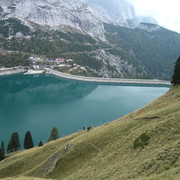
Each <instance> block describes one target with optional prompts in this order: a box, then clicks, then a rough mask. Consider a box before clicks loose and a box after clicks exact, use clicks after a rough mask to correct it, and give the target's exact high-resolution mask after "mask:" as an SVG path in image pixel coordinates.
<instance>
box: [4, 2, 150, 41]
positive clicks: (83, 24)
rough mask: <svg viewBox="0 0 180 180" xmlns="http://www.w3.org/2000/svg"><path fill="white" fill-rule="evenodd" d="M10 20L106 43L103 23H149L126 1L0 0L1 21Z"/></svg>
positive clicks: (123, 24) (132, 24)
mask: <svg viewBox="0 0 180 180" xmlns="http://www.w3.org/2000/svg"><path fill="white" fill-rule="evenodd" d="M8 18H17V19H20V20H21V21H22V22H23V23H24V24H25V25H28V26H29V27H31V28H34V27H37V26H38V27H41V28H43V29H44V28H45V29H53V30H54V29H56V30H60V31H65V32H67V31H71V32H72V31H73V32H81V33H87V34H89V35H91V36H93V37H97V38H99V39H101V40H103V41H104V40H105V36H104V26H103V23H104V22H105V23H109V24H116V25H121V26H126V27H134V26H137V24H139V23H141V22H142V21H143V22H149V18H142V17H141V18H137V17H136V15H135V11H134V7H133V6H132V5H131V4H130V3H129V2H128V1H127V0H111V1H109V0H98V1H95V0H0V19H1V20H3V19H8ZM150 20H151V23H152V19H150Z"/></svg>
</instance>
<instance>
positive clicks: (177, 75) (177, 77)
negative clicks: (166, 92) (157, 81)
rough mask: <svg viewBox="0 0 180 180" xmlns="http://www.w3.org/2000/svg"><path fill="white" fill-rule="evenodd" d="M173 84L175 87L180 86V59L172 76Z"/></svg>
mask: <svg viewBox="0 0 180 180" xmlns="http://www.w3.org/2000/svg"><path fill="white" fill-rule="evenodd" d="M171 84H173V85H174V86H175V85H176V84H180V57H179V58H178V59H177V61H176V63H175V67H174V74H173V76H172V81H171Z"/></svg>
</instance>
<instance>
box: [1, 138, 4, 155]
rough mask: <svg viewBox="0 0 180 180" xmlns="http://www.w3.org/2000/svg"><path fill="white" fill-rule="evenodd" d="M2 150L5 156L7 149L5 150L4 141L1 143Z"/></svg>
mask: <svg viewBox="0 0 180 180" xmlns="http://www.w3.org/2000/svg"><path fill="white" fill-rule="evenodd" d="M1 149H2V151H3V153H4V154H5V148H4V142H3V141H2V142H1Z"/></svg>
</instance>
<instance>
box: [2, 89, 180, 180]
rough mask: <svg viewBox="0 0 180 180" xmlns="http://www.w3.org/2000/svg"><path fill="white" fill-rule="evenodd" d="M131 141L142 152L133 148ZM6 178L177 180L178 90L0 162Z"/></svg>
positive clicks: (179, 160)
mask: <svg viewBox="0 0 180 180" xmlns="http://www.w3.org/2000/svg"><path fill="white" fill-rule="evenodd" d="M144 133H145V134H146V135H147V136H148V137H149V138H150V139H149V140H147V141H145V140H144V139H141V138H140V137H141V135H142V134H144ZM135 139H136V140H138V142H139V143H140V144H142V143H143V142H145V144H146V145H145V146H144V148H142V147H137V148H134V141H135ZM9 177H16V178H17V180H21V179H23V178H24V179H25V177H28V178H27V180H30V179H34V180H36V178H32V177H37V180H38V178H49V179H61V180H63V179H65V180H88V179H89V180H91V179H93V180H101V179H108V180H111V179H112V180H116V179H117V180H126V179H133V180H138V179H147V180H170V179H171V180H173V179H174V180H178V179H180V86H176V87H173V88H172V89H171V90H170V91H169V92H167V93H166V94H165V95H163V96H162V97H160V98H159V99H157V100H155V101H154V102H152V103H151V104H149V105H147V106H146V107H144V108H142V109H140V110H137V111H135V112H133V113H131V114H129V115H127V116H125V117H123V118H121V119H118V120H116V121H114V122H111V123H108V124H105V125H102V126H100V127H97V128H94V129H93V130H90V131H89V132H87V131H79V132H77V133H75V134H72V135H70V136H67V137H65V138H61V139H59V140H56V141H53V142H50V143H48V144H46V145H44V146H43V147H36V148H33V149H30V150H25V151H22V152H18V153H15V154H12V155H10V156H9V157H7V158H6V159H5V160H3V161H1V162H0V178H6V180H8V179H13V178H9Z"/></svg>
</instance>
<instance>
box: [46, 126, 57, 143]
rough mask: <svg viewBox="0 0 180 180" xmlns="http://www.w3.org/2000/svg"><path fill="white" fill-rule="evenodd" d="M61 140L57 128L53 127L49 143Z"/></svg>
mask: <svg viewBox="0 0 180 180" xmlns="http://www.w3.org/2000/svg"><path fill="white" fill-rule="evenodd" d="M58 138H59V132H58V129H57V128H56V127H53V128H52V130H51V134H50V136H49V140H48V141H53V140H56V139H58Z"/></svg>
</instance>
